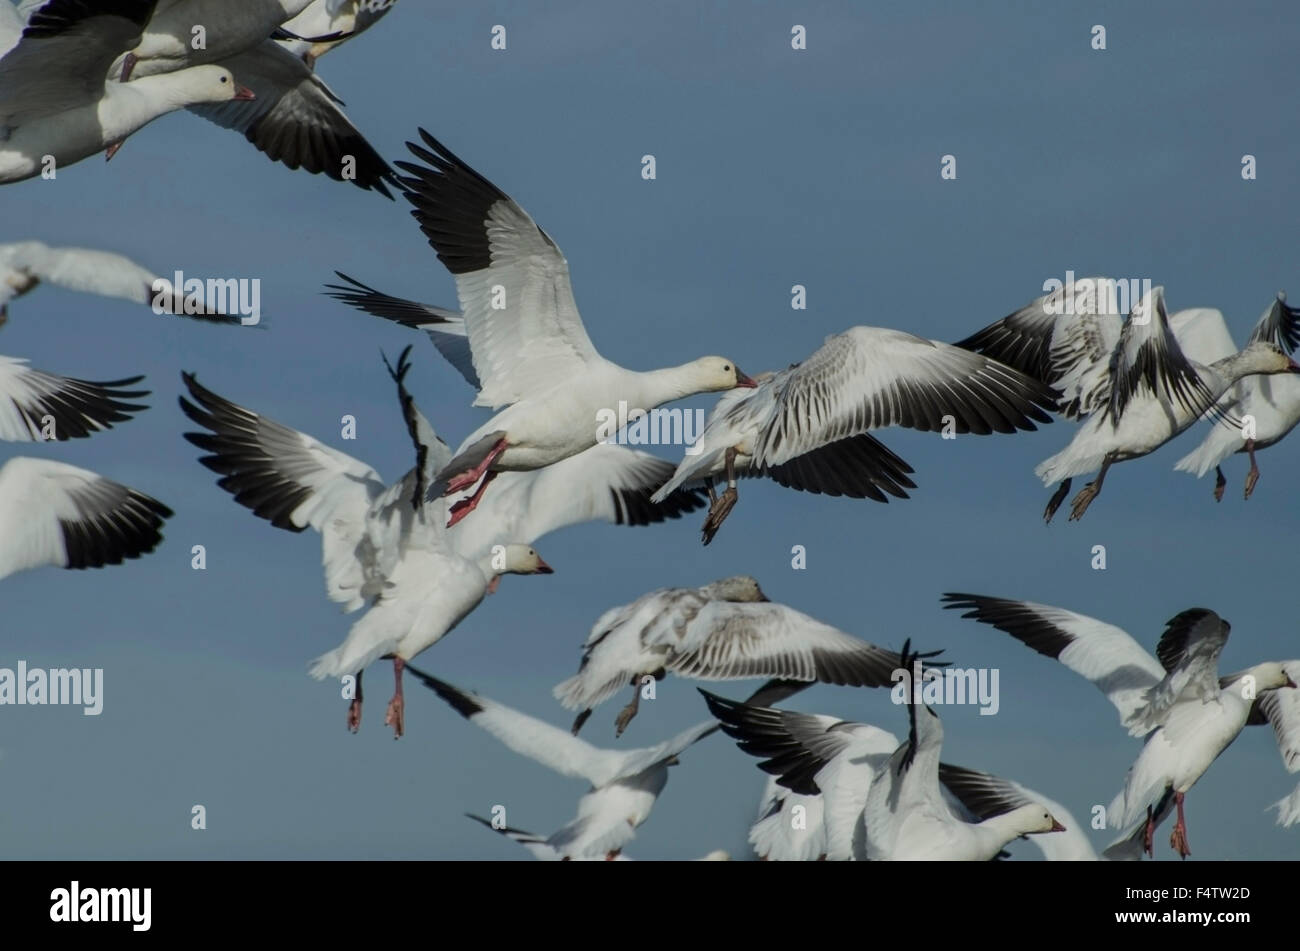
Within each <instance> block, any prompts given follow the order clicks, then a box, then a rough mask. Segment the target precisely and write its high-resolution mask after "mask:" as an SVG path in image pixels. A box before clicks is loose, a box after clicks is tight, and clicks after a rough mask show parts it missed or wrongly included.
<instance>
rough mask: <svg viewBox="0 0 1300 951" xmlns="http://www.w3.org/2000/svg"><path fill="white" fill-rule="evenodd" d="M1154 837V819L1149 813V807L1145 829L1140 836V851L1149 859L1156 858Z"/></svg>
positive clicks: (1148, 807) (1149, 808)
mask: <svg viewBox="0 0 1300 951" xmlns="http://www.w3.org/2000/svg"><path fill="white" fill-rule="evenodd" d="M1155 837H1156V818H1155V816H1154V815H1153V814H1152V812H1151V807H1150V806H1147V827H1146V831H1145V832H1144V833H1143V835H1142V851H1143V852H1145V853H1146V854H1147V855H1148V856H1150V857H1151V858H1155V857H1156V850H1155Z"/></svg>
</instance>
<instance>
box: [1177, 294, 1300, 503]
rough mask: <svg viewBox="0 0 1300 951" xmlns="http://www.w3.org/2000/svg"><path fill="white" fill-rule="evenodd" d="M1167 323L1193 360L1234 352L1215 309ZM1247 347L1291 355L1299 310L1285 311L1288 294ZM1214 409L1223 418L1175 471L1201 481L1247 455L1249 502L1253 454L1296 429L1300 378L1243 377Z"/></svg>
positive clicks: (1299, 327)
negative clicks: (1263, 345) (1261, 345)
mask: <svg viewBox="0 0 1300 951" xmlns="http://www.w3.org/2000/svg"><path fill="white" fill-rule="evenodd" d="M1170 323H1171V325H1172V326H1173V327H1174V332H1175V333H1176V334H1178V340H1179V343H1180V344H1181V345H1182V346H1183V348H1184V350H1186V351H1187V353H1188V354H1189V355H1190V356H1191V357H1192V358H1193V359H1197V360H1201V361H1202V362H1205V361H1208V360H1216V359H1219V358H1220V357H1222V356H1224V355H1225V354H1230V353H1232V352H1234V351H1235V349H1236V346H1235V345H1234V344H1233V342H1232V335H1231V334H1229V333H1228V327H1227V324H1226V323H1225V322H1224V319H1223V314H1222V313H1220V312H1219V311H1217V310H1213V309H1210V308H1198V309H1196V310H1192V311H1182V312H1179V313H1177V314H1174V315H1173V317H1171V318H1170ZM1250 342H1251V343H1257V342H1271V343H1273V344H1275V345H1277V346H1279V347H1281V348H1283V349H1284V350H1286V351H1287V352H1291V351H1293V350H1294V349H1295V346H1296V344H1297V343H1300V308H1296V307H1290V306H1288V305H1287V303H1286V295H1285V294H1284V293H1279V294H1278V295H1277V297H1276V298H1275V299H1274V300H1273V301H1272V302H1271V303H1270V304H1269V306H1268V308H1267V309H1266V310H1265V311H1264V313H1263V315H1262V316H1261V317H1260V319H1259V321H1258V322H1257V323H1256V324H1255V328H1254V330H1253V331H1252V333H1251V335H1250ZM1218 409H1220V410H1221V411H1222V413H1221V417H1222V418H1219V419H1217V420H1214V421H1213V422H1212V425H1211V426H1210V428H1209V431H1208V432H1207V433H1206V435H1205V439H1204V440H1203V441H1202V442H1201V444H1200V445H1199V446H1197V447H1196V449H1194V450H1192V452H1190V453H1188V454H1187V455H1185V456H1183V458H1181V459H1179V460H1178V462H1177V463H1175V464H1174V468H1175V469H1176V470H1178V471H1180V472H1190V473H1192V474H1193V475H1195V476H1196V477H1197V478H1200V477H1201V476H1203V475H1205V474H1206V473H1207V472H1209V471H1210V470H1211V469H1216V470H1217V469H1218V468H1219V465H1220V463H1222V462H1223V461H1224V460H1225V459H1227V458H1228V456H1230V455H1232V454H1233V453H1238V452H1244V453H1248V454H1249V455H1250V462H1251V469H1250V473H1249V474H1248V475H1247V480H1246V493H1245V495H1246V498H1250V495H1251V493H1252V492H1253V490H1254V487H1255V482H1256V480H1257V479H1258V478H1259V469H1258V467H1257V466H1256V464H1255V451H1256V450H1259V449H1267V448H1268V447H1269V446H1272V445H1274V444H1275V443H1277V442H1280V441H1281V440H1282V439H1283V438H1285V437H1286V435H1287V434H1288V433H1290V432H1291V430H1293V429H1295V427H1296V425H1297V424H1300V376H1294V375H1291V374H1281V375H1270V376H1249V377H1245V378H1244V379H1241V380H1239V381H1237V383H1236V384H1234V385H1233V386H1232V387H1230V388H1229V390H1228V392H1227V393H1225V394H1224V395H1223V396H1222V397H1221V398H1220V400H1219V404H1218ZM1246 419H1249V420H1251V423H1252V425H1251V427H1250V429H1249V431H1244V430H1243V426H1242V425H1240V421H1244V420H1246ZM1217 475H1218V476H1219V481H1218V484H1216V486H1215V498H1216V499H1217V498H1220V497H1221V494H1222V490H1223V485H1224V481H1225V480H1224V478H1223V473H1222V471H1218V472H1217Z"/></svg>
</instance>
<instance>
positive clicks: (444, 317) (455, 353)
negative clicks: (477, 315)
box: [325, 271, 480, 390]
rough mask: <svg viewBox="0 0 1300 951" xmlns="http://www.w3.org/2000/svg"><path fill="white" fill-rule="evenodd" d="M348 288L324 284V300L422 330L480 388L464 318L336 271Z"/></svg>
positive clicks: (340, 285) (447, 358) (463, 374)
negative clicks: (392, 293) (327, 299)
mask: <svg viewBox="0 0 1300 951" xmlns="http://www.w3.org/2000/svg"><path fill="white" fill-rule="evenodd" d="M334 273H335V274H337V275H338V276H339V277H340V278H342V279H343V280H344V281H347V284H346V285H344V284H326V285H325V288H326V296H327V297H332V298H334V299H335V300H338V301H342V302H343V303H345V304H347V305H349V306H351V307H355V308H357V310H364V311H365V312H366V313H367V314H373V315H374V316H376V317H383V318H384V319H385V320H391V321H393V322H395V323H399V324H402V325H403V326H405V327H410V328H412V329H414V330H423V331H424V332H425V333H426V334H428V335H429V339H430V340H432V341H433V345H434V346H435V347H437V348H438V352H439V353H441V354H442V355H443V357H444V358H445V359H446V360H447V362H448V363H450V364H451V365H452V366H454V367H455V368H456V370H457V372H459V373H460V375H461V376H463V377H464V378H465V381H466V382H467V383H469V385H470V386H472V387H474V389H476V390H477V389H478V388H479V385H480V384H479V379H478V374H477V373H475V372H474V356H473V354H472V353H471V352H470V349H469V335H468V333H467V332H466V330H465V318H464V317H462V316H461V315H460V312H459V311H455V310H448V309H447V308H445V307H435V306H434V305H432V304H421V303H419V302H418V301H413V300H407V299H405V298H402V297H393V296H392V295H391V294H385V293H384V292H383V291H377V290H375V289H374V288H373V287H368V286H367V285H365V284H362V283H361V282H360V281H358V280H356V279H355V278H351V277H348V276H347V275H346V274H344V273H343V272H342V271H335V272H334Z"/></svg>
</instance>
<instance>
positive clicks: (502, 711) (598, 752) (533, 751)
mask: <svg viewBox="0 0 1300 951" xmlns="http://www.w3.org/2000/svg"><path fill="white" fill-rule="evenodd" d="M406 669H407V671H409V672H410V673H411V674H413V675H415V676H416V677H418V678H419V679H420V680H421V681H423V683H424V685H425V686H426V687H428V688H429V689H430V690H432V691H434V692H435V693H437V694H438V696H440V697H442V699H443V700H446V701H447V703H449V704H451V706H452V708H453V709H454V710H455V711H456V712H457V713H459V714H460V715H461V716H463V717H464V718H465V719H467V720H469V721H470V722H471V723H473V724H474V725H475V726H478V727H480V728H482V729H484V730H487V731H488V732H489V733H491V734H492V735H493V736H495V737H496V738H497V739H498V740H500V741H501V742H502V743H504V744H505V745H506V746H508V747H509V748H510V749H512V750H514V751H515V752H516V753H519V754H521V755H523V756H527V757H528V758H529V759H532V760H536V761H537V762H538V763H541V764H542V765H543V766H548V767H550V768H551V769H553V770H555V771H556V772H557V773H560V774H561V775H563V776H574V777H578V778H581V779H585V780H587V781H588V782H589V783H591V784H592V785H593V786H595V787H597V788H599V787H601V786H606V785H608V784H610V783H613V782H615V781H617V780H619V779H623V778H628V777H633V776H635V775H636V774H637V773H640V772H643V771H644V770H646V769H649V768H650V767H651V766H654V765H655V764H657V763H659V762H661V761H663V760H665V759H668V758H669V757H672V756H676V755H677V754H678V753H680V752H681V751H682V750H684V749H686V747H688V746H690V745H691V744H692V743H694V742H695V741H696V740H699V739H701V738H702V737H704V736H707V735H708V734H709V733H712V732H713V731H714V730H716V729H717V728H718V725H717V723H715V722H713V721H711V720H710V721H707V722H705V723H699V724H696V725H695V726H693V727H691V728H690V729H688V730H685V731H683V732H682V733H679V734H678V735H677V736H675V737H673V738H672V739H670V740H665V741H664V742H662V743H660V744H658V745H657V746H651V747H644V748H641V749H631V750H605V749H599V748H598V747H595V746H592V745H591V744H590V743H588V742H587V741H586V740H581V739H578V737H576V736H573V735H572V734H571V733H569V732H568V731H566V730H562V729H560V728H559V727H557V726H552V725H551V724H549V723H545V722H543V721H541V720H538V719H536V718H535V717H530V716H528V714H526V713H520V712H519V711H518V710H514V709H511V708H510V707H507V706H506V705H505V704H501V703H497V702H496V701H493V700H489V699H487V698H486V697H480V696H479V695H477V694H471V693H466V692H465V691H463V690H460V689H458V688H456V687H453V686H452V685H451V684H448V683H444V682H443V681H441V680H438V679H437V678H436V677H431V676H429V675H428V674H426V673H423V672H422V671H419V670H416V669H415V668H414V667H411V666H410V665H409V664H408V665H407V667H406Z"/></svg>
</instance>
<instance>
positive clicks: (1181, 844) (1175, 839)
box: [1169, 793, 1192, 858]
mask: <svg viewBox="0 0 1300 951" xmlns="http://www.w3.org/2000/svg"><path fill="white" fill-rule="evenodd" d="M1174 802H1175V803H1177V805H1178V821H1177V822H1175V823H1174V834H1173V835H1171V836H1170V837H1169V844H1170V845H1172V846H1173V847H1174V849H1175V850H1176V851H1177V852H1178V855H1179V857H1180V858H1187V856H1189V855H1191V854H1192V850H1191V848H1190V847H1189V846H1188V845H1187V822H1186V821H1185V820H1184V819H1183V794H1182V793H1174Z"/></svg>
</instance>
